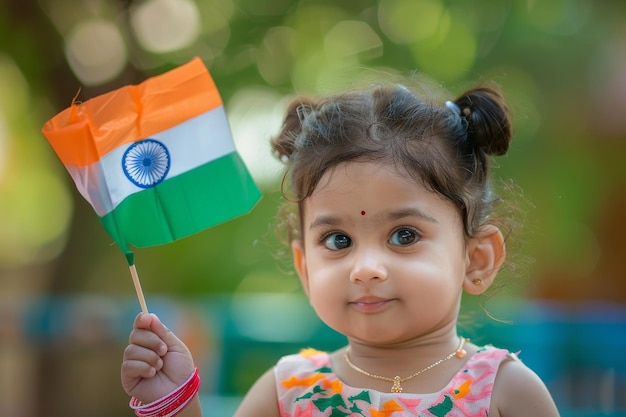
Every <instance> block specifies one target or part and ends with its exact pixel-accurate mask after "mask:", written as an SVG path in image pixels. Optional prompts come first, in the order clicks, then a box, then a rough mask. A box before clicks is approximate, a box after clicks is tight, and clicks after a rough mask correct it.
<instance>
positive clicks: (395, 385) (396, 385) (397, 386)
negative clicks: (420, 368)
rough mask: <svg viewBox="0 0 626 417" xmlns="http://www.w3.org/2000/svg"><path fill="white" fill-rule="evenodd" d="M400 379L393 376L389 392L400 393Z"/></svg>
mask: <svg viewBox="0 0 626 417" xmlns="http://www.w3.org/2000/svg"><path fill="white" fill-rule="evenodd" d="M400 382H401V381H400V377H399V376H394V377H393V385H392V387H391V392H395V393H398V392H402V387H401V386H400Z"/></svg>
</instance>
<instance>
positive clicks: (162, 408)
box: [128, 367, 200, 417]
mask: <svg viewBox="0 0 626 417" xmlns="http://www.w3.org/2000/svg"><path fill="white" fill-rule="evenodd" d="M199 389H200V375H198V367H194V372H193V374H191V376H190V377H189V378H188V379H187V380H186V381H185V382H184V383H183V384H182V385H181V386H180V387H178V388H176V389H175V390H174V391H172V392H170V393H169V394H167V395H166V396H164V397H162V398H159V399H158V400H156V401H153V402H151V403H149V404H143V403H142V402H141V401H139V400H138V399H137V398H135V397H132V398H131V399H130V403H129V404H128V405H129V406H130V408H132V409H133V410H135V415H137V416H138V417H173V416H175V415H176V414H178V413H180V412H181V411H182V409H183V408H185V407H186V406H187V404H189V402H191V399H192V398H193V397H194V396H195V395H196V394H197V393H198V390H199Z"/></svg>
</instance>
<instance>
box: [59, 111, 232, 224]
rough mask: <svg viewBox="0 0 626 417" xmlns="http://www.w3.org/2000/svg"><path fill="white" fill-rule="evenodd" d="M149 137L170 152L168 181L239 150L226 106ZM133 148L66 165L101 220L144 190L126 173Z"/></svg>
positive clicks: (125, 146) (125, 148) (124, 146)
mask: <svg viewBox="0 0 626 417" xmlns="http://www.w3.org/2000/svg"><path fill="white" fill-rule="evenodd" d="M149 138H150V139H155V140H157V141H159V142H161V143H162V144H163V145H165V147H166V148H167V149H168V151H169V153H170V160H171V166H170V170H169V172H168V174H167V177H166V178H165V179H164V181H165V180H168V179H170V178H172V177H175V176H177V175H180V174H182V173H184V172H186V171H190V170H192V169H194V168H197V167H199V166H201V165H204V164H206V163H207V162H210V161H212V160H214V159H217V158H220V157H222V156H224V155H227V154H229V153H232V152H234V151H235V145H234V143H233V140H232V136H231V132H230V126H229V125H228V119H227V118H226V114H225V112H224V107H218V108H216V109H213V110H211V111H209V112H207V113H203V114H201V115H199V116H196V117H194V118H192V119H189V120H188V121H186V122H184V123H181V124H179V125H176V126H174V127H172V128H170V129H167V130H164V131H162V132H160V133H157V134H155V135H151V136H150V137H149ZM145 139H148V138H145ZM132 145H133V144H132V143H131V144H124V145H123V146H120V147H118V148H116V149H114V150H112V151H111V152H109V153H108V154H106V155H105V156H104V157H102V158H101V159H100V160H99V161H98V162H96V163H94V164H92V165H89V166H87V167H78V166H76V165H66V166H65V168H66V169H67V170H68V172H69V173H70V175H71V176H72V178H73V180H74V182H75V183H76V187H77V188H78V191H79V192H80V193H81V195H82V196H83V197H84V198H85V199H86V200H87V201H88V202H89V203H90V204H91V206H92V207H93V208H94V210H95V211H96V213H97V214H98V216H100V217H102V216H104V215H105V214H107V213H109V212H110V211H112V210H113V209H115V207H117V205H118V204H119V203H121V202H122V201H123V200H124V199H125V198H126V197H128V196H129V195H131V194H134V193H137V192H140V191H143V190H144V188H141V187H138V186H136V185H135V184H133V183H132V182H131V181H130V180H129V179H128V178H127V177H126V175H125V174H124V171H123V170H122V158H123V156H124V153H125V152H126V150H127V149H128V148H129V147H130V146H132Z"/></svg>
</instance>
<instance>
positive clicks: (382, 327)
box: [293, 162, 501, 345]
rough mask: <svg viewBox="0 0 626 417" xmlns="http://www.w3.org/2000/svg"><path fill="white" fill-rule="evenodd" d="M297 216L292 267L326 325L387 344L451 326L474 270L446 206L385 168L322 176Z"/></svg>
mask: <svg viewBox="0 0 626 417" xmlns="http://www.w3.org/2000/svg"><path fill="white" fill-rule="evenodd" d="M302 216H303V230H302V232H303V233H302V237H303V241H302V242H294V244H293V253H294V262H295V266H296V270H297V271H298V274H299V276H300V279H301V280H302V283H303V286H304V290H305V292H306V293H307V295H308V297H309V300H310V303H311V305H312V306H313V308H314V309H315V311H316V312H317V314H318V315H319V317H320V318H321V319H322V320H323V321H324V322H325V323H326V324H327V325H329V326H330V327H332V328H333V329H335V330H337V331H338V332H340V333H342V334H344V335H346V336H348V337H349V338H350V339H351V340H353V341H358V342H361V343H368V344H374V345H383V344H384V345H390V344H403V343H407V342H409V343H410V341H411V340H414V339H416V338H418V337H420V336H422V335H426V334H429V333H431V332H434V331H437V330H442V329H450V328H451V326H454V325H455V324H456V318H457V313H458V309H459V304H460V299H461V293H462V290H463V288H464V286H466V288H467V287H468V286H469V287H471V285H472V279H473V278H476V277H475V275H476V273H475V272H476V271H477V270H478V266H477V265H476V260H475V256H473V255H472V248H474V247H475V245H474V243H472V241H471V240H470V242H467V244H466V241H465V238H464V234H463V226H462V221H461V217H460V214H459V212H458V210H457V209H456V208H455V206H454V205H453V204H452V203H451V202H449V201H448V200H446V199H444V198H443V197H441V196H440V195H438V194H435V193H433V192H431V191H428V190H426V189H425V188H424V187H423V186H422V185H421V184H418V183H416V182H415V181H413V180H411V179H410V178H409V177H408V175H400V174H398V173H397V172H395V171H392V170H391V169H390V168H389V167H387V166H385V167H381V166H379V164H376V163H369V162H363V163H357V162H349V163H344V164H340V165H338V166H337V167H335V168H334V169H333V170H331V171H329V172H327V173H326V174H324V176H323V177H322V181H320V184H319V185H318V187H317V189H316V190H315V192H314V193H313V194H312V195H311V196H310V197H309V198H308V199H307V200H306V201H305V202H304V204H303V213H302ZM498 234H499V232H498ZM500 236H501V235H500ZM481 262H482V263H481ZM479 263H481V266H484V265H482V264H484V260H481V261H480V262H479ZM481 278H482V277H481ZM485 284H488V282H487V281H485ZM471 290H475V292H478V289H477V288H473V287H472V288H471ZM470 292H472V291H470ZM452 328H453V327H452Z"/></svg>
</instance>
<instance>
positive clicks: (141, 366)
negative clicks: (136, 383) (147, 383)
mask: <svg viewBox="0 0 626 417" xmlns="http://www.w3.org/2000/svg"><path fill="white" fill-rule="evenodd" d="M156 373H157V370H156V369H155V368H154V367H152V366H150V364H148V363H146V362H144V361H138V360H124V362H122V377H123V379H126V380H133V379H136V378H152V377H153V376H155V375H156Z"/></svg>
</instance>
